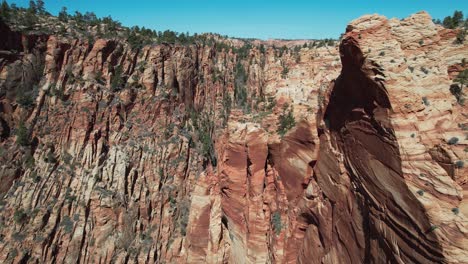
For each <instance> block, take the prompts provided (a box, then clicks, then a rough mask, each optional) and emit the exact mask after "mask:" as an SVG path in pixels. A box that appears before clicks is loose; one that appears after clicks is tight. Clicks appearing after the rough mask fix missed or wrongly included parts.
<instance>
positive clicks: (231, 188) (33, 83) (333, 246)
mask: <svg viewBox="0 0 468 264" xmlns="http://www.w3.org/2000/svg"><path fill="white" fill-rule="evenodd" d="M456 33H457V32H456V30H448V29H444V28H442V27H440V26H437V25H434V24H433V23H432V21H431V18H430V17H429V15H428V14H426V13H418V14H415V15H413V16H411V17H409V18H406V19H404V20H396V19H387V18H385V17H382V16H378V15H369V16H364V17H361V18H359V19H357V20H355V21H352V22H351V23H350V25H348V27H347V30H346V34H345V35H344V36H343V39H342V41H341V44H340V46H339V47H327V46H325V47H320V48H317V47H315V48H302V49H300V50H299V51H297V52H295V51H293V50H291V49H288V50H286V51H284V52H281V53H279V52H278V51H277V50H275V49H274V48H273V47H269V48H267V50H266V51H265V52H262V51H261V50H260V49H258V48H256V47H253V48H252V49H250V50H249V51H248V55H247V57H246V58H243V57H242V56H241V55H239V54H238V53H235V52H233V51H227V50H221V51H219V49H216V47H214V46H206V45H189V46H178V45H158V46H147V47H144V48H143V49H141V50H138V51H137V50H132V49H131V48H129V46H128V45H127V44H126V43H123V42H120V41H117V40H104V39H99V40H96V41H95V42H94V43H89V42H87V41H83V40H75V39H63V38H60V37H57V36H25V35H22V34H20V33H17V32H13V31H11V30H10V29H9V28H8V26H6V25H3V24H1V25H0V34H1V37H2V39H7V40H8V41H7V42H6V44H3V43H2V44H0V48H1V49H2V50H1V52H0V76H1V79H0V85H1V87H0V103H1V105H0V124H1V127H0V129H1V130H0V135H1V137H0V140H1V141H0V146H1V149H0V151H1V156H0V161H1V163H0V164H1V167H0V180H1V182H2V185H1V186H0V195H1V197H0V207H1V211H0V262H5V263H50V262H57V263H466V260H467V259H468V234H467V232H468V229H467V228H468V223H467V220H466V215H468V202H467V201H466V198H464V195H465V194H467V192H468V185H467V180H468V178H467V175H468V171H467V169H466V166H464V165H463V162H464V163H465V164H466V163H467V162H468V161H467V156H466V148H467V146H466V144H467V138H466V131H463V129H466V126H467V125H466V112H467V111H466V110H467V109H466V106H463V105H460V104H458V103H457V100H456V98H455V97H454V96H453V95H452V94H451V93H450V90H449V88H450V85H451V84H452V83H453V79H454V77H455V76H457V75H458V72H460V71H462V70H464V69H466V68H468V65H465V64H464V63H462V59H464V58H467V57H468V45H466V44H454V39H455V36H456ZM275 43H276V42H275ZM285 45H287V46H288V45H292V44H291V43H289V44H288V43H285ZM340 58H341V63H340ZM239 65H240V66H239ZM239 67H243V68H244V70H245V73H246V79H247V80H246V82H245V84H242V85H245V89H246V94H247V100H246V101H245V104H244V106H242V107H244V108H247V109H250V111H249V110H246V111H242V110H241V109H239V108H242V107H241V106H239V105H236V102H235V101H237V100H238V98H239V93H241V91H242V90H241V88H242V87H244V86H240V84H239V79H241V78H240V77H239V69H238V68H239ZM285 69H288V70H285ZM22 95H34V97H33V98H34V101H32V102H28V101H27V100H25V99H23V97H22ZM229 100H232V101H234V102H233V103H232V104H231V103H229ZM237 106H239V107H237ZM287 109H291V110H292V114H293V116H294V118H295V121H296V122H295V125H294V126H293V128H292V129H290V130H289V131H288V132H287V133H286V134H285V135H284V136H280V135H279V134H278V132H277V131H279V129H280V128H281V122H279V121H282V120H283V119H282V118H283V117H284V116H285V115H286V112H287ZM454 137H456V138H457V142H456V144H454V142H453V140H452V141H451V139H452V138H454ZM22 139H25V141H26V142H23V144H22Z"/></svg>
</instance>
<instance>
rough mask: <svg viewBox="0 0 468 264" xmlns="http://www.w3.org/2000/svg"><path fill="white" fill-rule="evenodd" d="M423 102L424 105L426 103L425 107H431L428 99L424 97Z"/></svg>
mask: <svg viewBox="0 0 468 264" xmlns="http://www.w3.org/2000/svg"><path fill="white" fill-rule="evenodd" d="M422 101H423V103H424V105H425V106H429V105H430V103H429V100H427V97H425V96H424V97H423V98H422Z"/></svg>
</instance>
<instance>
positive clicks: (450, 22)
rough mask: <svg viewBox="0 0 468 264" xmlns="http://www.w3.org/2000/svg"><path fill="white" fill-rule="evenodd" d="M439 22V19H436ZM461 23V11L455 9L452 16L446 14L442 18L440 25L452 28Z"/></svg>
mask: <svg viewBox="0 0 468 264" xmlns="http://www.w3.org/2000/svg"><path fill="white" fill-rule="evenodd" d="M438 22H439V23H440V21H437V20H436V23H438ZM462 24H463V12H462V11H458V10H456V11H455V12H453V15H452V16H447V17H445V18H444V20H443V21H442V25H443V26H444V27H446V28H451V29H454V28H456V27H458V26H461V25H462Z"/></svg>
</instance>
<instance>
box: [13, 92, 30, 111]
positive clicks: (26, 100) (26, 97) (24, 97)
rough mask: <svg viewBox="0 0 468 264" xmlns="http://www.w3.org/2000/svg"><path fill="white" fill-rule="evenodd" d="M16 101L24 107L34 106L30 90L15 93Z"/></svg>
mask: <svg viewBox="0 0 468 264" xmlns="http://www.w3.org/2000/svg"><path fill="white" fill-rule="evenodd" d="M16 103H18V104H19V105H20V106H22V107H24V108H32V107H33V106H34V98H33V95H32V93H31V92H19V93H18V94H17V95H16Z"/></svg>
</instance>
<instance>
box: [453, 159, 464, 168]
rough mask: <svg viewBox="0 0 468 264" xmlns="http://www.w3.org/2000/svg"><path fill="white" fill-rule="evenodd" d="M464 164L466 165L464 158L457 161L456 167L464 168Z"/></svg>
mask: <svg viewBox="0 0 468 264" xmlns="http://www.w3.org/2000/svg"><path fill="white" fill-rule="evenodd" d="M463 166H465V163H464V162H463V160H457V161H456V162H455V168H457V169H461V168H463Z"/></svg>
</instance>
